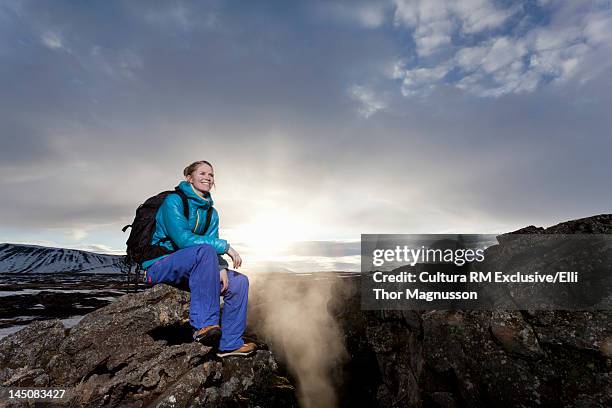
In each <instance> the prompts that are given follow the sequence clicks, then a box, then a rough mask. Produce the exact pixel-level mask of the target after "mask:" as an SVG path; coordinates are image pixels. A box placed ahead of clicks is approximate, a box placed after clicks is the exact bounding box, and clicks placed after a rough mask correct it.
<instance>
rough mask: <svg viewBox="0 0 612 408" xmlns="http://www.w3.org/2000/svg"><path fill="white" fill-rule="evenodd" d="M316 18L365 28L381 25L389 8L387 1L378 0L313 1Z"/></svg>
mask: <svg viewBox="0 0 612 408" xmlns="http://www.w3.org/2000/svg"><path fill="white" fill-rule="evenodd" d="M314 9H315V13H316V15H317V16H318V18H321V19H323V20H331V21H334V22H348V23H351V24H357V25H359V26H360V27H363V28H367V29H375V28H379V27H381V26H382V25H383V24H384V23H385V21H386V19H387V13H388V11H389V9H390V6H389V3H388V2H386V1H380V0H378V1H377V0H370V1H357V0H356V1H351V2H348V3H347V2H343V1H324V2H319V3H315V6H314Z"/></svg>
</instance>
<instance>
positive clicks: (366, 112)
mask: <svg viewBox="0 0 612 408" xmlns="http://www.w3.org/2000/svg"><path fill="white" fill-rule="evenodd" d="M349 94H350V96H351V98H353V100H355V101H357V102H358V103H359V108H358V112H359V114H360V115H361V116H363V117H364V118H369V117H370V116H372V115H374V114H375V113H376V112H378V111H381V110H383V109H385V107H386V103H385V102H384V101H383V100H382V99H381V98H380V97H379V96H378V95H376V94H375V93H374V91H373V90H372V89H370V88H368V87H365V86H361V85H353V86H351V87H350V88H349Z"/></svg>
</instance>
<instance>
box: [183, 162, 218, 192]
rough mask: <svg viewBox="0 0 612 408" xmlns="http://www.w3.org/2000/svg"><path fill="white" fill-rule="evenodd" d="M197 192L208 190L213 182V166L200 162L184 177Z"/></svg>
mask: <svg viewBox="0 0 612 408" xmlns="http://www.w3.org/2000/svg"><path fill="white" fill-rule="evenodd" d="M185 178H186V179H187V181H188V182H189V183H191V185H192V186H193V188H195V189H196V190H197V191H198V192H200V193H202V194H204V193H208V192H210V189H211V188H212V186H213V185H214V184H215V174H214V172H213V168H212V167H211V166H209V165H208V164H206V163H202V164H200V165H199V166H198V167H196V169H195V170H194V171H192V172H191V173H189V174H188V175H187V177H185Z"/></svg>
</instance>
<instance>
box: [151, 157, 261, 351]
mask: <svg viewBox="0 0 612 408" xmlns="http://www.w3.org/2000/svg"><path fill="white" fill-rule="evenodd" d="M183 174H184V176H185V181H182V182H181V183H180V184H179V186H178V188H179V189H180V190H181V191H182V192H183V193H184V194H185V195H186V196H187V199H188V200H187V202H188V204H189V218H188V219H187V218H185V215H184V212H183V201H182V199H181V197H180V196H179V195H178V194H170V195H168V196H167V197H166V199H165V200H164V202H163V204H162V205H161V207H160V208H159V210H157V214H156V217H155V220H156V227H155V233H154V234H153V238H152V244H153V245H162V246H165V247H166V248H168V249H169V250H174V249H178V250H176V252H173V253H171V254H169V255H164V256H161V257H159V258H155V259H152V260H150V261H145V262H144V263H143V268H144V269H145V270H146V276H147V282H148V283H151V284H156V283H169V284H173V285H181V284H182V283H185V282H186V281H187V282H188V283H189V289H190V291H191V304H190V305H189V321H190V323H191V325H192V326H193V328H194V335H193V338H194V340H195V341H198V342H200V343H202V344H205V345H208V346H215V345H216V342H217V341H219V340H220V342H219V352H218V355H219V356H220V357H226V356H233V355H240V356H246V355H249V354H251V353H253V352H254V351H255V349H256V346H255V344H254V343H245V342H244V341H243V339H242V334H243V333H244V330H245V328H246V316H247V303H248V292H249V281H248V279H247V277H246V276H245V275H243V274H240V273H238V272H236V271H233V270H228V269H227V268H225V266H226V265H227V264H226V263H225V262H224V263H225V265H223V266H221V267H220V266H219V259H221V260H222V261H223V258H221V257H220V256H219V255H222V254H228V255H229V256H230V258H232V261H233V264H234V268H239V267H240V264H241V263H242V259H241V258H240V255H239V254H238V252H236V250H235V249H234V248H232V247H231V246H230V245H229V243H228V242H227V241H226V240H224V239H220V238H219V216H218V214H217V211H216V210H215V209H214V208H213V207H212V205H213V201H212V198H211V196H210V189H211V188H212V187H213V186H214V185H215V176H214V172H213V167H212V165H211V164H210V163H209V162H207V161H205V160H202V161H197V162H194V163H192V164H190V165H189V166H187V167H186V168H185V170H184V171H183ZM209 210H211V211H212V216H211V218H210V225H209V227H208V228H207V229H206V231H204V229H205V228H206V225H205V224H206V222H205V220H206V215H207V214H206V213H207V211H209ZM220 295H223V296H224V305H223V314H222V316H221V325H220V326H219V312H220V306H219V297H220Z"/></svg>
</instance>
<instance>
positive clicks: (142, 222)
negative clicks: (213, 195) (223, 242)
mask: <svg viewBox="0 0 612 408" xmlns="http://www.w3.org/2000/svg"><path fill="white" fill-rule="evenodd" d="M170 194H178V196H179V197H181V200H182V201H183V215H184V216H185V218H187V219H189V203H188V201H187V196H186V195H185V193H183V191H181V189H179V188H178V187H175V189H174V190H168V191H162V192H161V193H159V194H157V195H155V196H153V197H150V198H149V199H147V200H146V201H145V202H144V203H142V204H140V206H138V208H137V209H136V216H135V217H134V221H132V223H131V224H128V225H126V226H125V227H123V228H122V231H123V232H125V231H126V230H127V229H128V228H132V230H131V231H130V236H129V237H128V240H127V242H126V244H127V264H128V265H131V264H134V263H135V264H136V265H138V266H142V263H143V262H144V261H147V260H150V259H154V258H157V257H160V256H162V255H167V254H171V253H172V252H174V251H176V250H177V249H178V248H177V247H176V245H175V244H174V243H173V242H172V240H171V239H170V238H165V239H164V240H162V241H161V242H167V241H170V243H171V244H172V247H173V248H174V250H169V249H168V248H166V247H164V246H162V245H152V244H151V241H152V239H153V234H155V227H156V221H155V216H156V215H157V210H158V209H159V207H161V205H162V203H163V202H164V200H165V199H166V197H167V196H169V195H170ZM212 213H213V208H212V207H210V208H209V209H208V211H207V212H206V223H205V224H204V233H205V232H206V231H207V230H208V227H209V226H210V220H211V217H212ZM128 274H129V272H128Z"/></svg>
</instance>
